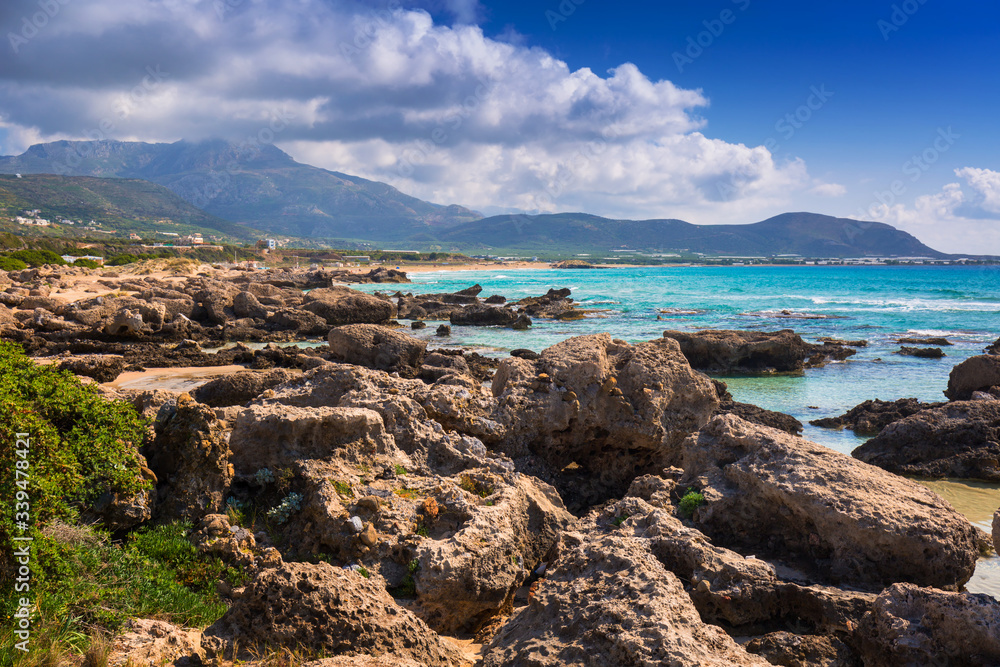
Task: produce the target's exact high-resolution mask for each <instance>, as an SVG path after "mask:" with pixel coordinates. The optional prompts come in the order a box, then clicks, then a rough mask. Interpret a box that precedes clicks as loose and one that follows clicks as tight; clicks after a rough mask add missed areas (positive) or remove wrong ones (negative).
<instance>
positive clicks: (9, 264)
mask: <svg viewBox="0 0 1000 667" xmlns="http://www.w3.org/2000/svg"><path fill="white" fill-rule="evenodd" d="M26 268H28V265H27V264H25V263H24V262H22V261H21V260H19V259H14V258H13V257H0V271H20V270H22V269H26Z"/></svg>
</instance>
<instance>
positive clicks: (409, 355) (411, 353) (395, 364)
mask: <svg viewBox="0 0 1000 667" xmlns="http://www.w3.org/2000/svg"><path fill="white" fill-rule="evenodd" d="M328 340H329V343H330V356H331V357H333V358H334V359H337V360H339V361H344V362H347V363H349V364H356V365H359V366H367V367H368V368H376V369H379V370H384V371H388V372H393V371H395V372H398V373H399V374H400V375H403V376H405V377H413V376H414V375H416V374H417V373H418V372H419V370H420V365H421V364H422V363H423V360H424V354H425V351H426V349H427V343H426V342H425V341H422V340H419V339H417V338H414V337H413V336H409V335H407V334H404V333H400V332H398V331H393V330H392V329H388V328H386V327H380V326H377V325H374V324H351V325H347V326H343V327H337V328H336V329H331V330H330V335H329V336H328Z"/></svg>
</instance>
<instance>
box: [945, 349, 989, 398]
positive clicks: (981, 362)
mask: <svg viewBox="0 0 1000 667" xmlns="http://www.w3.org/2000/svg"><path fill="white" fill-rule="evenodd" d="M996 386H1000V355H995V354H983V355H980V356H978V357H972V358H970V359H966V360H965V361H963V362H962V363H960V364H959V365H957V366H955V368H953V369H952V370H951V375H950V376H949V377H948V389H947V390H945V392H944V395H945V396H947V397H948V399H949V400H952V401H967V400H969V399H970V398H972V394H974V393H975V392H977V391H989V389H990V388H991V387H996Z"/></svg>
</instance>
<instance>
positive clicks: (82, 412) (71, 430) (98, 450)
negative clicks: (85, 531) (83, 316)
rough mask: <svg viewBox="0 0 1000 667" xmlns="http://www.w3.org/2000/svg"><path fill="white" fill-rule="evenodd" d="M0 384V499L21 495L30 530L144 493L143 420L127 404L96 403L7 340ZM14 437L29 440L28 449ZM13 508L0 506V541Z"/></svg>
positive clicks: (1, 349)
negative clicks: (104, 498) (108, 497)
mask: <svg viewBox="0 0 1000 667" xmlns="http://www.w3.org/2000/svg"><path fill="white" fill-rule="evenodd" d="M0 387H3V400H0V498H13V497H14V495H15V494H16V492H17V491H18V490H22V491H27V493H28V496H29V497H30V505H31V511H30V514H31V516H30V522H31V523H32V524H33V525H36V526H37V525H41V524H44V523H47V522H48V521H50V520H52V519H61V520H65V521H71V520H73V519H74V518H75V517H76V516H77V514H78V512H79V510H80V509H81V508H83V507H87V506H88V505H89V504H91V503H93V502H94V501H95V500H97V498H98V497H100V496H101V495H102V494H103V493H105V492H111V493H119V494H122V495H124V496H130V495H134V494H135V493H137V492H139V491H141V490H143V489H145V488H148V486H149V484H148V482H147V481H145V479H144V478H143V476H142V463H141V457H140V456H139V449H138V448H139V446H140V445H141V444H142V443H143V440H144V438H145V437H146V432H147V431H146V423H145V422H144V421H143V419H142V418H141V417H140V416H139V414H138V413H136V411H135V409H134V408H133V407H132V406H131V405H129V404H127V403H124V402H120V401H108V400H106V399H104V398H102V397H101V396H100V394H98V392H97V388H96V387H95V386H94V385H84V384H83V383H82V382H80V380H79V379H78V378H76V377H75V376H74V375H72V374H71V373H69V372H67V371H60V370H57V369H56V368H55V367H54V366H39V365H37V364H35V363H34V362H32V361H31V360H30V359H29V358H28V357H27V356H25V354H24V352H23V351H22V350H21V348H20V347H18V346H17V345H15V344H13V343H10V342H8V341H0ZM19 433H27V434H28V435H29V438H28V442H29V446H28V447H27V448H25V447H23V446H20V445H19V444H18V437H17V435H18V434H19ZM25 450H26V456H24V455H22V454H19V452H24V451H25ZM18 461H26V463H21V464H20V465H22V467H25V466H26V470H25V472H26V473H27V477H26V478H25V475H24V474H22V475H21V478H20V479H18V476H17V475H18V473H16V472H15V467H16V466H17V465H18ZM18 482H20V483H21V484H18ZM25 482H27V483H26V484H25ZM25 486H26V487H27V488H23V487H25ZM14 509H15V508H14V504H13V503H9V502H8V503H2V504H0V544H3V543H5V542H6V540H9V538H10V536H11V531H12V530H13V528H14V518H15V517H14ZM6 557H7V555H6V554H4V556H0V564H2V562H3V560H4V559H5V558H6Z"/></svg>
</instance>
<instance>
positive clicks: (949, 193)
mask: <svg viewBox="0 0 1000 667" xmlns="http://www.w3.org/2000/svg"><path fill="white" fill-rule="evenodd" d="M955 175H956V176H959V177H960V178H962V179H964V180H965V182H966V185H967V186H968V188H969V190H971V191H972V194H971V195H969V194H967V193H966V191H965V190H964V189H963V186H962V184H960V183H949V184H947V185H945V186H944V187H943V188H942V189H941V191H940V192H937V193H934V194H928V195H923V196H920V197H917V198H916V199H915V200H914V203H913V205H912V206H907V205H905V204H895V205H893V206H891V207H881V210H880V211H878V212H879V215H878V216H877V217H876V219H877V220H878V221H880V222H886V223H888V224H891V225H894V226H896V227H898V228H900V229H903V230H906V231H908V232H910V233H911V234H913V235H914V236H916V237H917V238H919V239H920V240H921V241H923V242H925V243H926V244H927V245H929V246H931V247H932V248H934V249H936V250H941V251H943V252H951V253H974V254H984V255H985V254H1000V172H996V171H992V170H990V169H977V168H973V167H965V168H962V169H956V170H955ZM879 208H880V207H873V209H875V210H877V209H879Z"/></svg>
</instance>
